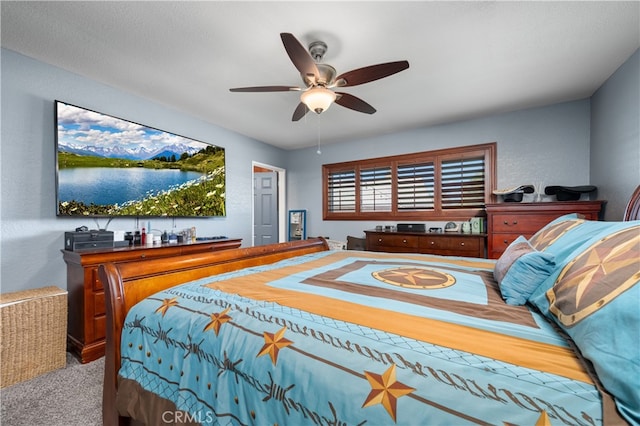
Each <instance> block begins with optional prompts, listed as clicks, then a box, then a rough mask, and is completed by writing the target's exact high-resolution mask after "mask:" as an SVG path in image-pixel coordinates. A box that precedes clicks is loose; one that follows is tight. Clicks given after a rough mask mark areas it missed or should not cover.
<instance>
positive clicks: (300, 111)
mask: <svg viewBox="0 0 640 426" xmlns="http://www.w3.org/2000/svg"><path fill="white" fill-rule="evenodd" d="M308 112H309V108H307V106H306V105H305V104H303V103H302V102H300V103H299V104H298V106H297V107H296V110H295V111H293V117H291V121H298V120H300V119H301V118H302V117H304V116H305V114H306V113H308Z"/></svg>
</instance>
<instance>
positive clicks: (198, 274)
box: [99, 186, 640, 426]
mask: <svg viewBox="0 0 640 426" xmlns="http://www.w3.org/2000/svg"><path fill="white" fill-rule="evenodd" d="M623 220H625V221H630V220H640V186H638V187H637V188H636V190H635V191H634V193H633V195H632V196H631V198H630V200H629V203H628V204H627V207H626V209H625V212H624V217H623ZM325 250H329V245H328V244H327V242H326V240H325V239H324V238H322V237H319V238H310V239H308V240H302V241H295V242H288V243H280V244H271V245H266V246H257V247H250V248H238V249H232V250H223V251H214V252H209V253H200V254H191V255H184V256H179V257H175V258H172V259H171V262H170V263H169V262H168V261H167V260H166V259H153V260H146V261H143V262H130V263H121V264H118V265H115V264H113V263H107V264H104V265H101V266H100V268H99V277H100V280H101V281H102V283H103V285H104V288H105V297H106V308H107V313H106V316H107V330H106V353H105V373H104V391H103V396H102V401H103V405H102V420H103V424H104V425H106V426H111V425H118V424H120V425H124V424H129V420H130V419H128V418H126V417H120V416H119V414H118V411H117V409H116V390H117V377H118V369H119V366H120V337H121V332H122V327H123V325H124V320H125V316H126V314H127V312H128V311H129V309H130V308H131V307H132V306H133V305H135V304H136V303H138V302H139V301H141V300H142V299H144V298H146V297H148V296H151V295H152V294H155V293H157V292H159V291H162V290H165V289H167V288H170V287H173V286H176V285H178V284H182V283H186V282H189V281H193V280H196V279H198V278H204V277H207V276H211V275H216V274H221V273H224V272H230V271H235V270H238V269H242V268H246V267H249V266H257V265H266V264H270V263H274V262H277V261H279V260H283V259H288V258H292V257H296V256H300V255H303V254H308V253H315V252H320V251H325Z"/></svg>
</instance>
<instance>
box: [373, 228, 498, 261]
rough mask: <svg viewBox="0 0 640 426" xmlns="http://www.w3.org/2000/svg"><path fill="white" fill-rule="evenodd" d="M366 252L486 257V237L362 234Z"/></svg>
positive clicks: (460, 234)
mask: <svg viewBox="0 0 640 426" xmlns="http://www.w3.org/2000/svg"><path fill="white" fill-rule="evenodd" d="M364 233H365V234H366V236H367V237H366V240H367V242H366V248H367V250H369V251H386V252H392V253H425V254H439V255H444V256H466V257H485V256H486V254H485V247H486V240H487V235H486V234H463V233H459V232H442V233H430V232H397V231H364Z"/></svg>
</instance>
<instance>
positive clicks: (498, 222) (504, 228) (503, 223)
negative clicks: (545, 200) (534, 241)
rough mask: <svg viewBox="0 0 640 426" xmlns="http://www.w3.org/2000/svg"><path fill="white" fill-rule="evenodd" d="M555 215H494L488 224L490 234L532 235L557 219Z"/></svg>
mask: <svg viewBox="0 0 640 426" xmlns="http://www.w3.org/2000/svg"><path fill="white" fill-rule="evenodd" d="M557 217H558V215H555V214H538V215H525V214H495V215H493V216H492V217H491V222H490V224H489V226H490V229H491V232H507V233H519V234H528V235H533V234H535V233H536V232H537V231H538V230H540V229H542V227H544V226H545V225H546V224H548V223H549V222H551V221H552V220H553V219H555V218H557Z"/></svg>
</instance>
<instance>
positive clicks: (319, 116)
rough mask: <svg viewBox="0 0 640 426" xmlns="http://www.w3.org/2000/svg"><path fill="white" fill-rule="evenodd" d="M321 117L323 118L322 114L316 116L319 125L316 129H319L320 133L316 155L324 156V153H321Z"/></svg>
mask: <svg viewBox="0 0 640 426" xmlns="http://www.w3.org/2000/svg"><path fill="white" fill-rule="evenodd" d="M321 117H322V115H321V114H318V115H317V116H316V119H317V121H316V123H317V128H316V129H317V131H318V150H317V151H316V154H318V155H321V154H322V151H320V120H322V118H321Z"/></svg>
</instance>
